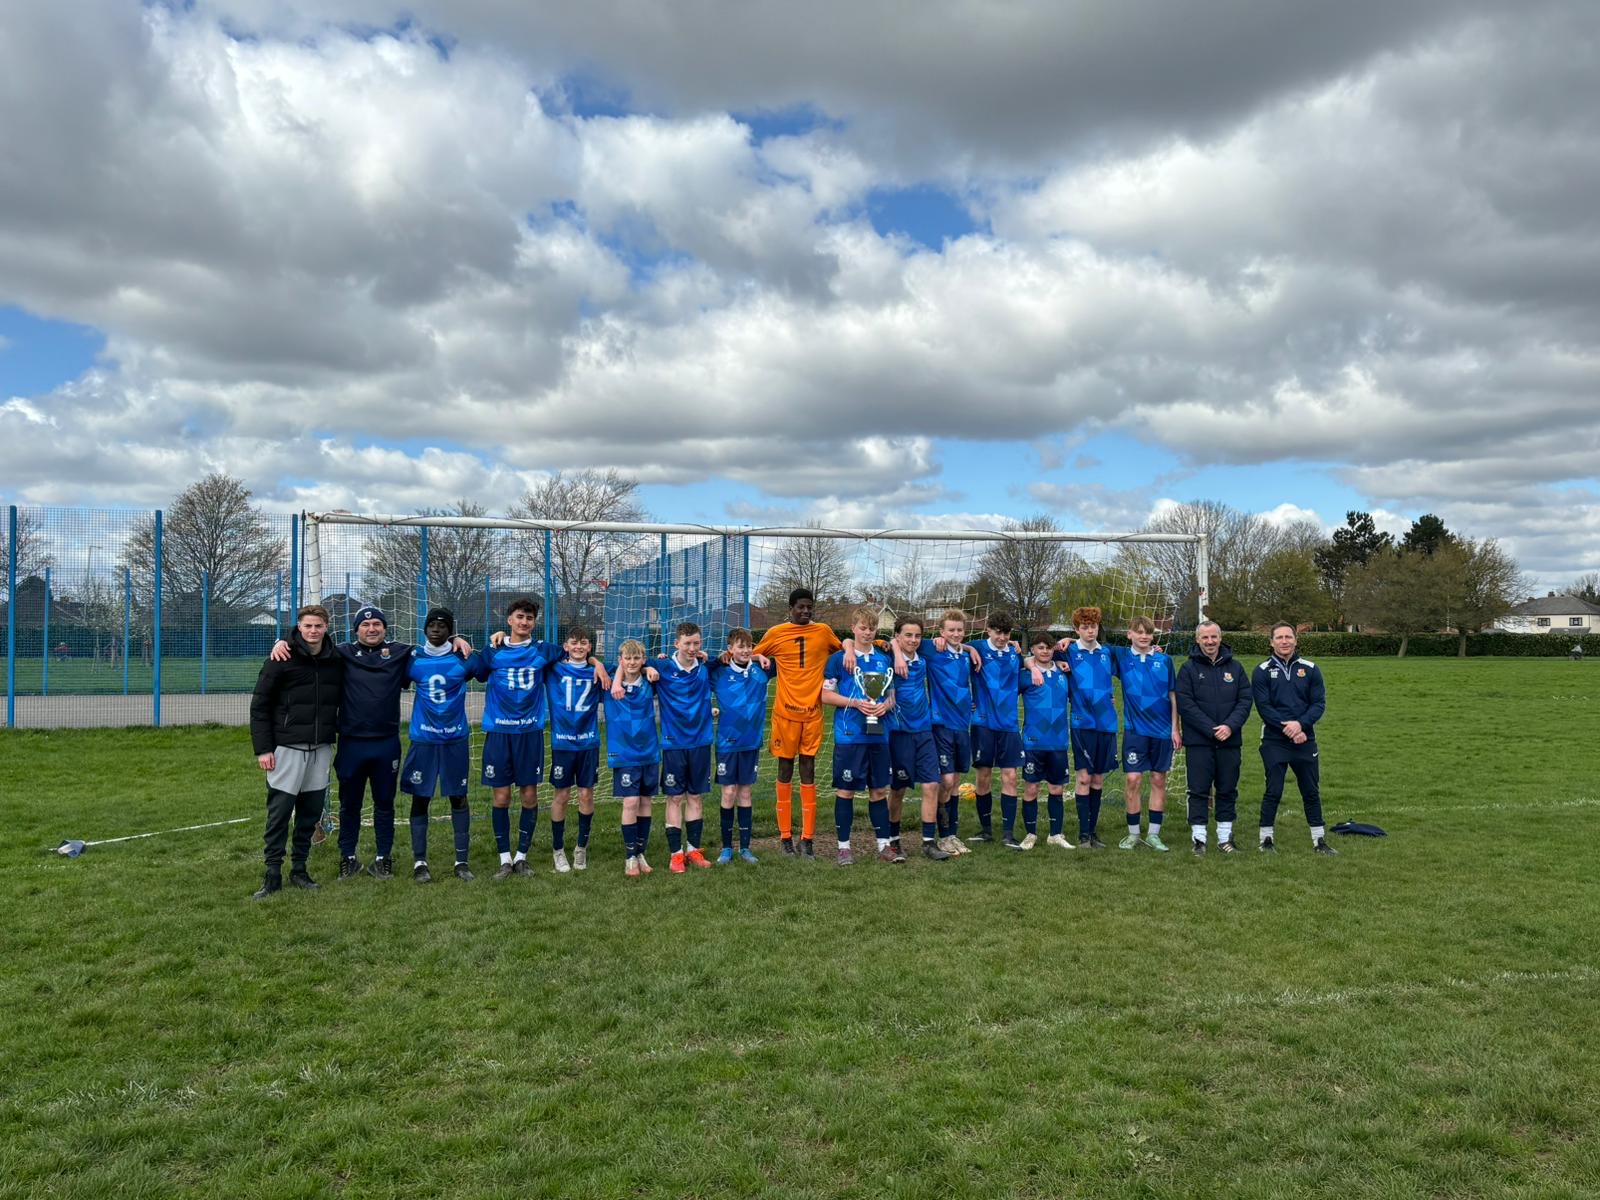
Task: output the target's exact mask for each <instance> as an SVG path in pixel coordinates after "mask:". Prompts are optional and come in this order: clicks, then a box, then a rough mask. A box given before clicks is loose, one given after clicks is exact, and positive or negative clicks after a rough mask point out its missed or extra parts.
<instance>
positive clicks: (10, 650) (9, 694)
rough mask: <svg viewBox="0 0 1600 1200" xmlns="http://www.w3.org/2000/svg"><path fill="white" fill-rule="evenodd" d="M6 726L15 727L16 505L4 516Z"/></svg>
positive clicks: (8, 727)
mask: <svg viewBox="0 0 1600 1200" xmlns="http://www.w3.org/2000/svg"><path fill="white" fill-rule="evenodd" d="M6 520H7V522H8V526H9V529H10V533H9V535H8V537H7V538H6V728H7V729H15V728H16V727H17V506H16V505H15V504H13V505H12V506H11V508H10V512H9V515H8V516H7V518H6Z"/></svg>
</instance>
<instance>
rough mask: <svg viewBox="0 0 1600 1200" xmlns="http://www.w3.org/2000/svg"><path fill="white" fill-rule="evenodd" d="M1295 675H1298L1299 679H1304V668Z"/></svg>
mask: <svg viewBox="0 0 1600 1200" xmlns="http://www.w3.org/2000/svg"><path fill="white" fill-rule="evenodd" d="M1295 674H1296V675H1298V676H1299V677H1300V678H1301V679H1304V678H1305V677H1306V669H1305V668H1304V667H1301V668H1300V669H1299V670H1298V671H1296V672H1295Z"/></svg>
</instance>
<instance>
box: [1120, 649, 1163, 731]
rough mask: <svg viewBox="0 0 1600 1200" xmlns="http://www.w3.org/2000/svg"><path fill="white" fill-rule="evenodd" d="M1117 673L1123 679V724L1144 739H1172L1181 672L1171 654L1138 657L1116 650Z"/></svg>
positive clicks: (1131, 653)
mask: <svg viewBox="0 0 1600 1200" xmlns="http://www.w3.org/2000/svg"><path fill="white" fill-rule="evenodd" d="M1116 660H1117V674H1118V675H1119V676H1120V677H1121V679H1122V724H1123V728H1125V729H1127V730H1128V732H1129V733H1137V734H1140V735H1142V736H1144V737H1156V738H1169V737H1171V736H1172V693H1173V691H1175V690H1176V689H1177V686H1178V673H1177V671H1176V670H1175V669H1174V668H1173V665H1172V656H1171V655H1170V654H1157V653H1156V652H1155V651H1151V652H1150V653H1149V654H1135V653H1134V652H1133V651H1132V650H1131V649H1129V648H1128V647H1127V646H1118V647H1116Z"/></svg>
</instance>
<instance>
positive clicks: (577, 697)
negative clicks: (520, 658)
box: [544, 658, 633, 766]
mask: <svg viewBox="0 0 1600 1200" xmlns="http://www.w3.org/2000/svg"><path fill="white" fill-rule="evenodd" d="M544 691H545V700H546V702H547V703H548V704H549V705H550V748H551V749H552V750H588V749H590V748H591V747H594V746H598V745H599V744H600V729H599V715H600V685H599V684H598V683H596V682H595V681H594V668H593V667H591V666H590V665H589V664H588V663H586V662H581V663H575V662H570V661H568V660H567V659H566V658H562V659H561V661H560V662H556V663H551V664H550V666H549V667H548V668H546V670H545V673H544ZM629 765H630V766H631V765H633V764H631V763H630V764H629Z"/></svg>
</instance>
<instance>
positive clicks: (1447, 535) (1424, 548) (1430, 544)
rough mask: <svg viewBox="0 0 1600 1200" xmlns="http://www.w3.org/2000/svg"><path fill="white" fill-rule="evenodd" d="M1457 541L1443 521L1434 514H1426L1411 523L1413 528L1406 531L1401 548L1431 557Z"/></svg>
mask: <svg viewBox="0 0 1600 1200" xmlns="http://www.w3.org/2000/svg"><path fill="white" fill-rule="evenodd" d="M1455 541H1456V535H1455V534H1453V533H1451V532H1450V531H1449V530H1448V529H1446V528H1445V524H1444V521H1443V520H1441V519H1440V518H1439V517H1437V516H1435V515H1434V514H1433V513H1424V514H1423V515H1422V516H1420V517H1418V518H1417V519H1416V520H1415V521H1413V522H1411V528H1410V529H1408V530H1406V535H1405V537H1404V538H1403V539H1401V542H1400V546H1401V549H1404V550H1414V551H1416V552H1417V553H1419V554H1430V555H1431V554H1433V553H1435V552H1436V551H1438V550H1439V549H1440V548H1441V547H1443V546H1449V545H1453V544H1454V543H1455Z"/></svg>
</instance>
